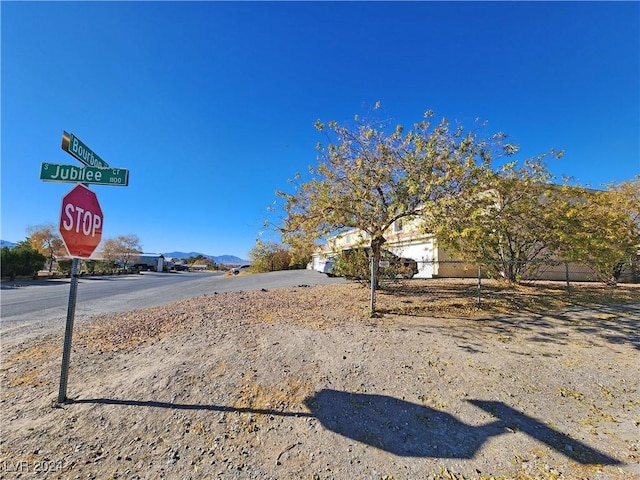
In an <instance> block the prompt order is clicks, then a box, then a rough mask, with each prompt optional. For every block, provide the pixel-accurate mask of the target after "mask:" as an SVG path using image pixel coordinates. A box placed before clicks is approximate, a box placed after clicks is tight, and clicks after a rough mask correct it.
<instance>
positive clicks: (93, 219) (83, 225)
mask: <svg viewBox="0 0 640 480" xmlns="http://www.w3.org/2000/svg"><path fill="white" fill-rule="evenodd" d="M103 218H104V216H103V215H102V209H101V208H100V204H99V203H98V197H97V196H96V194H95V193H93V192H92V191H91V190H89V189H88V188H87V187H85V186H84V185H82V184H78V185H76V186H75V187H73V188H72V189H71V191H70V192H69V193H67V194H66V195H65V196H64V197H63V198H62V212H61V214H60V226H59V230H60V235H62V240H63V241H64V245H65V247H67V251H68V252H69V255H70V256H72V257H77V258H89V257H90V256H91V254H92V253H93V251H94V250H95V249H96V247H97V246H98V244H99V243H100V240H101V239H102V224H103Z"/></svg>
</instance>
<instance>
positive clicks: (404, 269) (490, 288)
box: [357, 259, 640, 313]
mask: <svg viewBox="0 0 640 480" xmlns="http://www.w3.org/2000/svg"><path fill="white" fill-rule="evenodd" d="M375 267H376V265H374V262H373V260H371V263H370V268H369V270H370V271H369V275H367V277H368V278H364V277H363V278H359V279H357V280H358V281H360V282H361V283H365V284H366V285H367V286H368V287H370V290H371V301H370V304H371V305H370V306H371V312H372V313H375V312H376V310H377V308H376V296H377V294H379V293H383V294H390V295H396V296H404V297H408V296H410V295H418V294H420V292H421V291H423V292H424V291H427V290H433V287H435V286H436V285H435V280H436V279H439V280H440V283H439V284H438V285H439V288H440V289H441V290H442V291H443V292H444V293H445V294H450V293H451V292H452V286H453V285H454V284H455V285H458V288H457V290H458V291H457V295H458V298H461V296H462V297H464V299H465V301H466V302H467V303H469V301H470V300H471V297H473V303H475V304H476V305H477V306H480V305H481V304H482V303H483V300H486V299H488V298H489V297H490V296H492V295H493V296H494V297H495V295H496V291H497V289H496V288H497V287H496V285H498V284H499V283H500V282H497V280H505V279H507V280H514V281H517V283H518V285H520V286H535V285H537V286H541V285H544V286H546V287H549V286H553V288H555V291H558V290H564V292H565V294H566V295H568V296H571V294H572V286H574V285H576V284H578V283H584V282H596V281H598V277H597V274H596V271H595V269H593V268H591V267H589V266H588V265H582V264H576V263H565V262H552V261H535V262H527V263H524V262H493V263H489V262H487V263H486V264H484V265H477V264H472V263H469V262H463V261H453V260H448V261H438V262H436V261H421V262H415V263H408V262H407V259H401V261H397V262H393V261H383V262H380V264H379V265H378V269H377V281H376V280H375V279H376V276H375V273H376V272H375ZM619 281H620V282H629V283H640V269H638V266H637V265H634V266H632V267H630V266H629V267H626V268H623V269H622V274H621V276H620V279H619ZM443 282H444V283H443ZM502 285H504V284H502ZM504 290H505V289H504V287H503V288H502V291H504ZM539 290H540V291H542V289H541V288H540V289H539ZM639 291H640V290H639ZM639 300H640V298H639Z"/></svg>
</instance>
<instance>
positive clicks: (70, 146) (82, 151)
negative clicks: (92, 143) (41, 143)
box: [62, 132, 109, 168]
mask: <svg viewBox="0 0 640 480" xmlns="http://www.w3.org/2000/svg"><path fill="white" fill-rule="evenodd" d="M62 149H63V150H64V151H65V152H68V153H70V154H71V155H73V156H74V157H75V158H77V159H78V160H80V161H81V162H82V163H84V164H85V165H86V166H88V167H98V168H109V164H108V163H107V162H105V161H104V160H102V159H101V158H100V157H99V156H98V155H96V154H95V153H94V152H93V151H92V150H91V149H90V148H89V147H87V146H86V145H85V144H84V143H82V142H81V141H80V139H79V138H78V137H76V136H75V135H74V134H73V133H67V132H62Z"/></svg>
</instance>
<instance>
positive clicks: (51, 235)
mask: <svg viewBox="0 0 640 480" xmlns="http://www.w3.org/2000/svg"><path fill="white" fill-rule="evenodd" d="M27 235H28V239H29V243H31V246H32V247H33V248H34V249H35V250H36V251H38V252H40V253H41V254H43V255H44V256H45V257H47V261H48V263H49V272H51V270H52V268H53V263H54V262H55V260H56V257H57V256H59V255H66V254H67V252H66V250H65V247H64V242H63V241H62V238H61V237H60V235H59V234H58V230H57V228H56V226H55V225H54V224H53V223H47V224H43V225H33V226H29V227H27Z"/></svg>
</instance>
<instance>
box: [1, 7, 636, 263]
mask: <svg viewBox="0 0 640 480" xmlns="http://www.w3.org/2000/svg"><path fill="white" fill-rule="evenodd" d="M0 8H1V10H0V15H1V21H2V33H1V35H2V37H1V41H2V43H1V48H2V52H1V53H2V56H1V62H2V63H1V67H2V71H1V88H2V90H1V99H2V107H1V108H2V111H1V113H2V119H1V120H2V127H1V133H2V138H1V143H2V149H1V153H2V167H1V174H2V180H1V181H2V183H1V186H2V193H1V195H2V197H1V200H2V206H1V209H2V210H1V211H2V219H1V224H2V231H1V234H0V235H1V238H2V239H4V240H9V241H14V242H15V241H19V240H22V239H24V238H25V237H26V228H27V227H28V226H30V225H37V224H42V223H54V224H56V225H57V223H58V221H59V218H60V207H61V199H62V197H63V195H64V194H65V193H66V192H67V191H69V190H70V189H71V188H72V187H73V185H72V184H59V183H49V182H43V181H41V180H40V179H39V172H40V165H41V163H43V162H52V163H61V164H72V165H80V163H79V162H78V161H77V160H75V159H73V158H72V157H71V156H70V155H69V154H67V153H66V152H64V151H63V150H62V149H61V148H60V144H61V137H62V132H63V130H66V131H67V132H71V133H74V134H75V135H77V136H78V137H79V138H80V139H81V140H82V141H83V142H84V143H86V144H87V145H88V146H89V147H90V148H91V149H93V151H94V152H96V153H97V154H98V155H100V156H101V157H102V158H103V159H104V160H105V161H107V162H108V163H109V164H110V165H111V166H113V167H121V168H126V169H128V170H129V171H130V182H129V186H127V187H112V186H94V187H92V189H94V190H95V191H96V193H97V195H98V198H99V199H100V203H101V205H102V209H103V212H104V215H105V220H104V230H103V237H104V238H112V237H116V236H118V235H123V234H130V233H133V234H136V235H138V237H139V238H140V240H141V244H142V247H143V249H144V251H146V252H167V251H173V250H182V251H199V252H202V253H205V254H210V255H222V254H231V255H237V256H240V257H245V258H246V257H247V253H248V251H249V249H250V248H251V247H252V246H253V245H254V244H255V240H256V238H257V237H258V235H259V232H261V231H262V230H263V222H264V220H265V219H267V218H270V219H271V220H274V217H273V216H272V215H270V214H269V213H268V212H267V207H268V206H269V205H271V204H272V203H273V202H274V200H275V199H276V197H275V195H274V191H275V190H276V189H285V190H286V189H287V188H289V186H288V184H287V179H288V178H292V177H293V176H294V174H295V173H296V172H304V171H306V169H307V167H308V166H309V165H314V164H315V163H316V161H317V160H316V150H315V145H316V143H317V142H318V141H323V139H324V138H323V137H322V136H321V135H320V134H319V133H318V132H317V131H316V130H315V129H314V127H313V123H314V121H315V120H317V119H320V120H323V121H328V120H337V121H339V122H349V121H351V119H353V116H354V115H355V114H364V113H366V112H367V111H368V110H369V109H370V108H371V107H372V106H373V105H374V104H375V103H376V102H377V101H380V102H381V103H382V115H383V116H384V117H385V118H390V119H393V120H394V121H396V122H398V123H402V124H404V125H410V124H412V123H413V122H415V121H419V120H420V119H421V116H422V113H423V112H424V111H426V110H428V109H431V110H434V111H435V112H436V115H437V116H439V117H447V118H448V119H449V120H451V121H452V122H460V123H462V124H463V125H464V126H466V127H471V126H472V123H473V121H474V119H476V118H480V119H482V120H486V121H487V122H488V125H487V127H486V129H485V130H483V131H482V132H481V134H483V135H486V136H489V135H491V134H492V133H494V132H497V131H503V132H506V133H508V134H509V135H510V139H511V141H512V142H514V143H517V144H519V145H520V146H521V147H522V150H521V152H520V155H519V157H520V158H525V157H528V156H533V155H536V154H538V153H541V152H544V151H547V150H549V149H550V148H556V149H564V150H565V151H566V154H565V156H564V157H563V158H562V159H561V160H553V161H551V160H550V161H549V162H548V165H549V167H550V169H551V171H552V172H553V173H554V174H556V175H558V176H560V175H570V176H572V177H575V179H576V180H575V182H576V183H580V184H585V185H586V184H590V185H592V186H598V185H601V184H603V183H608V182H611V181H622V180H629V179H632V178H633V177H634V175H637V174H640V28H639V23H640V3H638V2H620V3H617V2H603V3H598V2H584V3H582V2H558V3H555V2H538V3H524V2H495V3H489V2H470V3H465V2H444V3H437V2H389V3H387V2H349V3H346V2H344V3H341V2H300V3H297V2H295V3H294V2H281V3H267V2H256V3H254V2H192V3H187V2H175V3H174V2H6V1H3V2H2V3H1V5H0ZM263 235H265V236H266V238H267V239H277V238H276V237H275V236H274V235H273V234H269V233H268V232H267V233H264V234H263Z"/></svg>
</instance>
